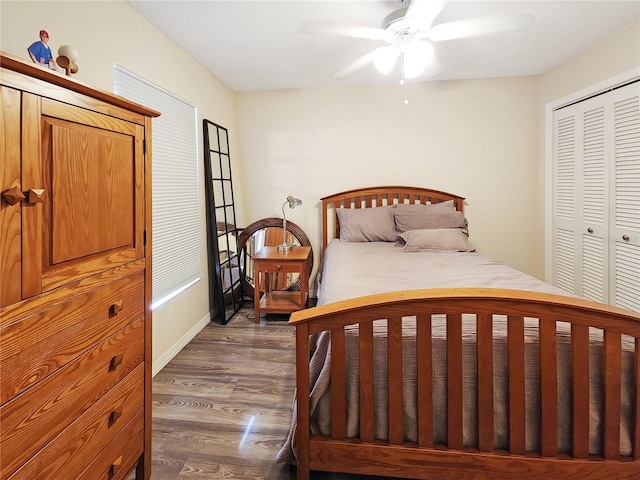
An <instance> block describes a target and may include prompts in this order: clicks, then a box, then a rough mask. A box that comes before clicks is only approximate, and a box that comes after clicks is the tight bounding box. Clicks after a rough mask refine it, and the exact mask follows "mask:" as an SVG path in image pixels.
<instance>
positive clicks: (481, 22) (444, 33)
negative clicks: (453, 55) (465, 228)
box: [428, 13, 536, 42]
mask: <svg viewBox="0 0 640 480" xmlns="http://www.w3.org/2000/svg"><path fill="white" fill-rule="evenodd" d="M535 21H536V17H535V16H534V15H533V14H531V13H516V14H513V15H495V16H490V17H478V18H470V19H468V20H459V21H457V22H448V23H441V24H439V25H434V26H433V27H432V28H431V31H430V32H429V35H428V38H429V39H430V40H433V41H436V42H439V41H442V40H454V39H457V38H470V37H479V36H483V35H495V34H499V33H510V32H524V31H526V30H529V29H530V28H531V26H532V25H533V24H534V23H535Z"/></svg>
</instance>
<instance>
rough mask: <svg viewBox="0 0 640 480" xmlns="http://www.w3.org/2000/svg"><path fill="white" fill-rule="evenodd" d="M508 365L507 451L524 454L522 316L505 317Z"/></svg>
mask: <svg viewBox="0 0 640 480" xmlns="http://www.w3.org/2000/svg"><path fill="white" fill-rule="evenodd" d="M507 349H508V365H509V451H510V452H511V453H513V454H515V455H524V453H525V449H526V442H525V438H526V429H525V423H526V422H525V387H524V317H516V316H512V315H510V316H509V317H507Z"/></svg>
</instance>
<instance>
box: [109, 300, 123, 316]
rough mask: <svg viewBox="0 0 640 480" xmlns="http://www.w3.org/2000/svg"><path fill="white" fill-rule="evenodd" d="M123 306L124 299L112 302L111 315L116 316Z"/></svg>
mask: <svg viewBox="0 0 640 480" xmlns="http://www.w3.org/2000/svg"><path fill="white" fill-rule="evenodd" d="M123 306H124V301H122V300H118V301H117V302H115V303H112V304H111V306H110V307H109V317H115V316H116V315H117V314H118V313H119V312H120V310H122V307H123Z"/></svg>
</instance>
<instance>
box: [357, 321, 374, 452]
mask: <svg viewBox="0 0 640 480" xmlns="http://www.w3.org/2000/svg"><path fill="white" fill-rule="evenodd" d="M358 328H359V335H360V439H361V440H362V441H363V442H366V443H373V440H374V434H373V425H374V423H373V422H374V418H373V323H371V322H366V323H361V324H359V325H358Z"/></svg>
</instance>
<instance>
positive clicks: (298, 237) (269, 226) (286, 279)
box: [238, 217, 313, 298]
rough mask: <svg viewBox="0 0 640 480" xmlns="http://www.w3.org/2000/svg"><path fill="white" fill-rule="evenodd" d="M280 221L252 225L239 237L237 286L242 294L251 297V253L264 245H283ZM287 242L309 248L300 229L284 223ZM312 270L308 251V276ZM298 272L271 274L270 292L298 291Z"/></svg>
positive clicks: (305, 237)
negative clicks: (238, 276) (240, 286)
mask: <svg viewBox="0 0 640 480" xmlns="http://www.w3.org/2000/svg"><path fill="white" fill-rule="evenodd" d="M282 233H283V232H282V219H281V218H277V217H271V218H263V219H262V220H258V221H257V222H254V223H252V224H251V225H249V226H247V227H246V228H244V229H243V230H242V232H241V233H240V235H238V253H239V254H240V283H241V284H242V293H243V294H244V295H245V296H247V297H251V298H253V292H254V283H253V262H252V260H251V258H252V257H253V254H254V253H256V252H258V251H260V249H261V248H262V247H264V246H277V245H281V244H282V242H283V235H282ZM285 238H286V241H287V243H291V244H293V245H302V246H311V242H310V241H309V238H308V237H307V235H306V234H305V233H304V232H303V231H302V229H301V228H300V227H299V226H298V225H296V224H295V223H293V222H291V221H289V220H287V235H286V237H285ZM311 270H313V250H311V261H310V262H309V275H311ZM299 276H300V275H299V274H297V273H285V274H281V275H272V276H271V281H272V282H273V285H271V287H272V289H277V290H299V289H300V278H299Z"/></svg>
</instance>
